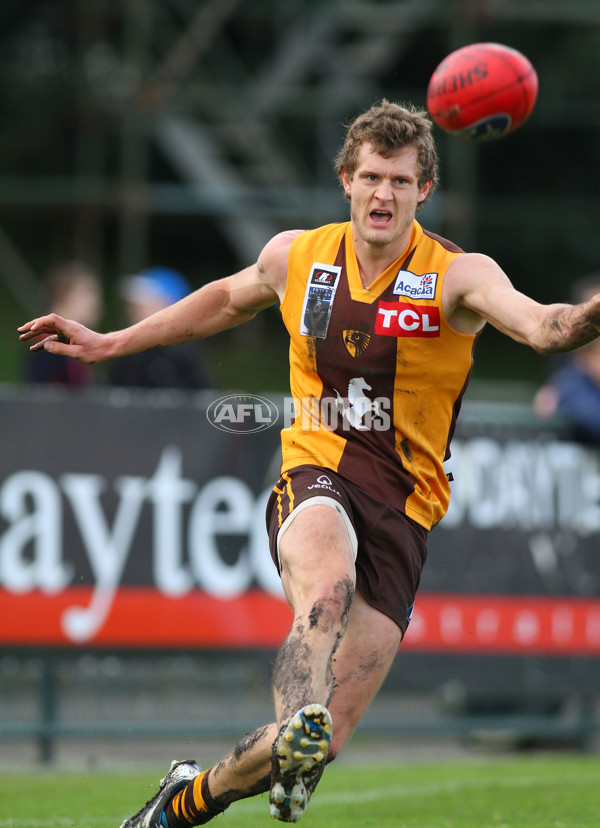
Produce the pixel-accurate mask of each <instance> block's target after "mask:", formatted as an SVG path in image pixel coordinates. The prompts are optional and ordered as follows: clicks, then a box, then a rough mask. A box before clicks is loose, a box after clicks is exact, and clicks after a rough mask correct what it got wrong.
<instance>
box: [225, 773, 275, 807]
mask: <svg viewBox="0 0 600 828" xmlns="http://www.w3.org/2000/svg"><path fill="white" fill-rule="evenodd" d="M270 787H271V774H270V773H268V774H267V775H266V776H263V778H262V779H259V780H258V782H254V783H253V784H252V785H250V786H249V787H248V789H247V790H242V789H241V788H231V790H229V791H226V792H225V793H223V794H220V796H215V797H213V799H214V800H215V802H216V804H217V806H218V807H219V808H227V807H228V806H229V805H231V803H232V802H237V801H238V800H240V799H246V798H247V797H249V796H256V795H257V794H262V793H266V791H268V790H269V788H270Z"/></svg>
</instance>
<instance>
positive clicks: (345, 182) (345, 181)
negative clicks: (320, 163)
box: [340, 167, 352, 198]
mask: <svg viewBox="0 0 600 828" xmlns="http://www.w3.org/2000/svg"><path fill="white" fill-rule="evenodd" d="M340 180H341V182H342V187H343V188H344V192H345V193H346V198H350V191H351V189H352V186H351V182H352V177H351V176H349V175H348V173H347V172H346V170H345V169H344V168H343V167H340Z"/></svg>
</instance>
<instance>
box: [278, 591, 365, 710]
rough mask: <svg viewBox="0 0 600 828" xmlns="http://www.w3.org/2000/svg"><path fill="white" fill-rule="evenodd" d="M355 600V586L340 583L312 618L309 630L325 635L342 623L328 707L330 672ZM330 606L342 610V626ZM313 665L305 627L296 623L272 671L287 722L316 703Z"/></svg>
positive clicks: (336, 644) (333, 649)
mask: <svg viewBox="0 0 600 828" xmlns="http://www.w3.org/2000/svg"><path fill="white" fill-rule="evenodd" d="M353 597H354V582H353V581H352V579H351V578H347V579H346V580H341V581H338V583H337V584H336V585H335V586H334V588H333V597H332V598H324V599H322V600H321V601H318V602H316V603H315V604H314V605H313V607H312V609H311V611H310V614H309V629H310V630H314V629H319V630H321V631H323V632H327V631H328V630H329V627H328V626H327V625H328V624H336V625H337V624H338V623H340V625H341V629H340V631H339V632H338V633H337V635H336V637H335V641H334V642H333V646H332V650H331V654H330V662H329V665H328V668H327V676H326V680H327V685H328V686H329V687H330V688H331V689H330V692H329V693H328V698H327V701H326V703H327V704H328V703H329V701H330V700H331V696H332V694H333V672H332V669H331V657H332V656H333V654H334V653H335V651H336V650H337V648H338V646H339V643H340V641H341V639H342V636H343V635H344V632H345V631H346V627H347V626H348V618H349V613H350V607H351V606H352V599H353ZM328 605H331V606H334V607H336V608H338V609H339V608H340V606H341V613H340V615H339V622H338V620H337V618H335V613H331V612H330V611H329V609H328ZM311 663H312V651H311V648H310V647H309V645H308V644H307V643H306V642H305V641H304V626H303V624H302V623H300V622H297V623H296V626H295V627H292V630H291V632H290V634H289V635H288V637H287V639H286V641H285V643H284V644H283V646H282V648H281V650H280V651H279V654H278V655H277V658H276V660H275V667H274V670H273V687H274V690H275V692H276V693H278V694H279V695H280V696H281V697H282V698H283V699H284V707H283V715H284V718H287V717H289V716H292V715H293V714H294V713H295V712H296V711H297V710H298V709H299V708H300V707H302V706H303V705H304V704H307V703H308V702H310V701H313V700H314V699H312V698H311V696H312V693H313V673H312V669H311V667H310V666H309V665H310V664H311Z"/></svg>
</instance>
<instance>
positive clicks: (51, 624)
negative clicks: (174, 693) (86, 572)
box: [0, 587, 292, 648]
mask: <svg viewBox="0 0 600 828" xmlns="http://www.w3.org/2000/svg"><path fill="white" fill-rule="evenodd" d="M91 600H92V590H91V589H89V588H83V587H80V588H77V587H73V588H71V589H68V590H65V591H63V592H60V593H58V594H57V595H45V594H42V593H40V592H30V593H27V594H24V595H16V594H14V593H10V592H6V591H2V590H0V643H2V644H5V645H27V646H35V645H40V646H50V645H63V646H64V645H69V644H71V645H72V644H80V643H82V644H90V645H93V646H103V647H106V646H115V647H117V646H118V647H191V648H196V647H199V648H200V647H251V648H260V647H267V648H271V647H279V646H280V644H281V643H282V641H283V640H284V638H285V636H286V635H287V633H288V631H289V628H290V624H291V621H292V616H291V611H290V609H289V607H288V606H287V604H286V603H285V602H284V601H281V600H278V599H277V598H273V597H272V596H271V595H268V594H267V593H265V592H262V591H260V590H253V591H249V592H246V593H244V594H243V595H240V596H239V597H237V598H233V599H227V600H220V599H218V598H214V597H212V596H210V595H207V594H206V593H203V592H193V593H190V594H188V595H185V596H182V597H179V598H169V597H167V596H165V595H163V594H162V593H160V592H158V591H157V590H155V589H144V588H135V587H132V588H121V589H120V590H119V591H118V592H117V593H116V594H115V595H114V598H113V599H112V603H111V605H110V610H109V612H108V616H107V618H106V620H105V622H104V623H103V624H102V626H101V627H100V629H99V630H98V631H97V632H96V633H95V634H94V635H93V637H92V638H91V639H90V640H74V637H73V635H69V634H68V624H66V623H65V622H66V619H67V617H68V613H69V612H72V610H73V608H76V607H77V608H86V607H89V606H90V602H91Z"/></svg>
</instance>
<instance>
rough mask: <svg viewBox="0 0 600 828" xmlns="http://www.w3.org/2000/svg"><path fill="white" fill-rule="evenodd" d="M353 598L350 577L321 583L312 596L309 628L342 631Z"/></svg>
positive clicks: (345, 625) (345, 624)
mask: <svg viewBox="0 0 600 828" xmlns="http://www.w3.org/2000/svg"><path fill="white" fill-rule="evenodd" d="M353 598H354V582H353V580H352V579H351V578H346V579H340V580H338V581H335V582H332V583H329V584H321V585H320V588H319V591H318V593H316V594H315V595H314V596H313V599H312V601H311V605H310V611H309V613H308V623H309V629H311V630H319V631H321V632H329V631H330V630H332V629H339V630H341V631H342V632H343V631H344V630H345V629H346V627H347V625H348V616H349V613H350V607H351V606H352V599H353Z"/></svg>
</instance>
